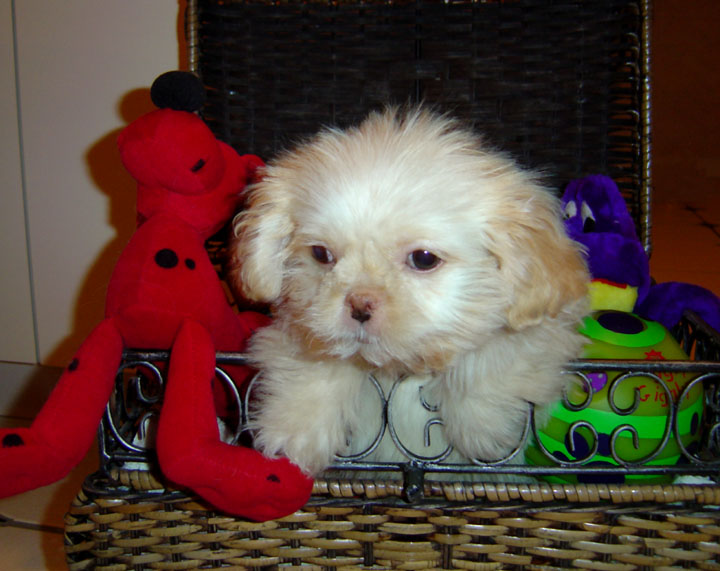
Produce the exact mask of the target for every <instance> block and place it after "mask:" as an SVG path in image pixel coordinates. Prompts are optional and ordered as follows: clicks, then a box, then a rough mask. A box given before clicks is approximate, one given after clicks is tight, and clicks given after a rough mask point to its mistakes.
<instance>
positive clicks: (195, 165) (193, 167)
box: [190, 159, 205, 172]
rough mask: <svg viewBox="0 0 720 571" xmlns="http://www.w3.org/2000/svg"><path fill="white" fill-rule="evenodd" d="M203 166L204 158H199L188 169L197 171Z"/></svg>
mask: <svg viewBox="0 0 720 571" xmlns="http://www.w3.org/2000/svg"><path fill="white" fill-rule="evenodd" d="M204 166H205V159H200V160H199V161H198V162H196V163H195V164H194V165H193V166H191V167H190V170H191V171H192V172H198V171H199V170H200V169H201V168H203V167H204Z"/></svg>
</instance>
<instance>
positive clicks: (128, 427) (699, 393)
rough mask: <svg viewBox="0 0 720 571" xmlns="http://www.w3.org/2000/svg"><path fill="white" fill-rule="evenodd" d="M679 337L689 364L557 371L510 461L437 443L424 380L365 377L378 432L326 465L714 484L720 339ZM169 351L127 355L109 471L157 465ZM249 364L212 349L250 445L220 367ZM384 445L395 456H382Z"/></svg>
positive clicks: (108, 436)
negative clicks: (416, 414)
mask: <svg viewBox="0 0 720 571" xmlns="http://www.w3.org/2000/svg"><path fill="white" fill-rule="evenodd" d="M690 317H691V318H692V316H690ZM675 334H676V335H677V337H678V339H679V340H680V342H681V344H683V346H684V348H685V350H686V351H687V352H688V353H689V354H690V355H691V357H692V358H694V359H696V360H690V361H616V360H597V359H593V360H587V361H574V362H571V363H569V364H568V365H567V367H566V371H565V373H564V374H566V375H569V376H570V377H571V378H572V379H573V380H574V382H573V383H571V384H570V385H571V386H570V388H569V389H568V391H566V394H565V397H564V399H563V401H562V403H558V404H557V405H556V406H555V408H554V409H549V411H547V410H546V411H543V414H542V415H538V414H537V411H535V408H534V407H533V405H532V404H529V405H528V414H527V419H526V422H525V424H524V428H523V431H522V434H519V435H518V443H517V446H516V447H515V448H514V449H513V450H512V451H511V452H510V453H509V454H508V455H507V456H506V457H505V458H500V459H493V460H486V459H460V460H459V459H458V454H456V453H455V452H454V451H453V448H452V446H451V445H450V444H449V443H447V441H445V439H444V434H443V431H442V425H443V421H442V419H441V418H440V416H439V410H438V406H437V405H436V404H435V403H433V402H432V399H431V398H429V397H428V395H426V394H425V392H424V391H423V390H422V387H416V386H412V385H410V389H408V383H407V382H406V379H398V380H397V381H396V382H395V383H394V384H392V385H391V387H390V388H389V389H387V388H386V389H383V386H381V383H379V382H378V380H377V379H376V378H375V377H373V376H369V377H368V380H367V382H368V383H369V384H370V385H369V387H370V390H371V393H370V394H376V395H377V398H376V399H375V400H376V403H377V404H376V406H377V415H378V419H379V420H378V428H377V431H376V432H375V433H374V434H371V435H369V436H367V438H366V440H364V441H363V443H362V444H361V445H357V446H356V447H355V448H353V446H350V447H349V449H348V450H349V451H348V452H345V453H344V455H342V456H338V457H337V458H336V460H335V462H334V463H333V465H332V467H331V471H338V470H339V471H342V472H343V473H344V474H348V473H349V474H352V473H357V472H361V473H363V474H366V473H367V472H382V473H383V475H384V476H385V475H389V476H390V477H398V478H402V477H405V478H406V479H407V474H408V471H410V472H412V474H413V478H415V480H414V481H416V483H417V481H418V478H419V481H420V482H422V479H423V478H434V477H440V478H443V479H447V478H448V477H451V476H448V474H455V475H456V476H453V477H456V478H457V479H473V480H483V479H487V478H489V477H492V478H493V479H497V480H502V479H503V478H504V477H508V476H510V477H513V478H516V477H521V478H543V479H548V480H549V481H570V482H575V481H578V482H583V481H595V482H601V481H608V482H615V481H626V480H625V479H626V478H629V479H631V480H634V481H637V482H642V481H646V480H647V481H653V478H655V479H657V478H665V480H664V481H669V480H668V479H670V480H671V479H672V478H674V477H675V476H680V475H692V476H699V477H706V478H707V477H711V478H715V479H716V478H717V477H718V474H720V362H718V360H716V359H708V358H707V357H708V356H710V357H713V358H714V357H718V351H720V349H718V347H719V346H720V344H719V343H718V339H717V334H716V333H715V332H714V331H712V330H710V329H708V328H706V327H704V326H703V325H700V326H698V325H696V324H695V322H694V321H693V320H692V319H691V320H690V321H689V323H687V322H684V323H682V324H681V326H679V327H678V328H676V330H675ZM167 357H168V355H167V353H162V352H146V353H139V352H132V351H130V352H127V353H126V355H125V358H124V361H123V364H122V366H121V368H120V370H119V371H118V375H117V378H116V389H115V391H114V394H113V396H112V398H111V400H110V402H109V403H108V405H107V410H106V413H105V416H104V419H103V422H102V426H101V438H100V441H101V459H102V462H103V464H104V466H105V467H107V466H109V465H113V466H124V467H128V466H133V467H134V468H139V469H149V468H150V467H151V466H152V465H153V462H154V451H153V436H154V426H155V422H156V419H157V415H158V414H159V412H160V407H161V406H162V393H163V385H164V374H165V368H166V360H167ZM698 359H699V360H698ZM244 363H245V359H244V357H243V355H241V354H230V353H227V354H218V356H217V367H216V382H218V383H221V384H222V386H223V387H225V389H226V393H227V394H228V395H230V400H231V401H232V403H233V405H232V406H233V407H234V409H235V410H236V414H235V415H233V417H232V418H231V419H230V420H229V421H228V419H224V423H223V424H224V426H225V430H223V431H221V432H222V433H223V435H224V440H225V441H226V442H229V443H231V444H238V443H239V442H240V441H241V440H242V443H243V445H245V444H247V442H248V440H247V438H248V437H249V436H250V435H247V434H246V433H245V425H246V423H247V420H248V418H249V415H250V414H251V410H250V405H249V400H250V399H249V398H247V396H246V395H251V394H252V390H253V386H254V384H255V383H257V382H258V377H257V376H256V377H255V378H254V379H253V380H252V381H251V382H250V384H249V386H248V387H247V388H246V390H245V392H244V393H241V391H240V390H239V389H238V387H236V386H235V384H234V382H233V380H232V378H231V376H230V375H229V374H228V373H227V372H226V370H225V368H224V367H225V366H226V365H238V364H244ZM601 377H602V379H603V380H602V382H600V381H599V378H601ZM408 390H410V391H411V392H410V393H408V392H407V391H408ZM401 391H406V392H405V393H404V394H403V395H402V398H403V406H407V403H408V402H409V401H415V402H414V406H416V407H417V408H418V410H419V411H421V412H422V414H424V415H425V416H424V418H425V419H426V420H425V421H424V426H423V427H422V429H421V434H409V433H408V430H407V427H406V426H404V423H403V421H404V415H402V414H399V413H398V411H397V409H396V407H397V400H398V399H399V398H401ZM408 394H410V395H411V396H410V398H409V397H408ZM373 398H374V397H373ZM548 419H549V420H548ZM389 445H391V446H392V447H394V450H395V453H394V456H393V455H392V454H391V456H392V458H391V459H390V460H387V446H389ZM381 448H382V450H381ZM378 458H383V461H379V460H378ZM418 474H420V476H418Z"/></svg>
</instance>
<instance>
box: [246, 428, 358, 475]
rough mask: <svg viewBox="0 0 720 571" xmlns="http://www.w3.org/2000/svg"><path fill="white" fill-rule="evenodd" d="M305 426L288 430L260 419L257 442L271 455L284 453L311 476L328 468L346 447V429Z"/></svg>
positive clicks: (282, 454) (259, 446)
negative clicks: (295, 429)
mask: <svg viewBox="0 0 720 571" xmlns="http://www.w3.org/2000/svg"><path fill="white" fill-rule="evenodd" d="M307 421H308V425H307V426H305V428H304V429H303V430H297V431H286V430H283V429H282V428H281V427H276V426H272V425H271V423H268V422H263V420H262V419H258V423H257V424H259V425H262V426H261V427H260V428H258V430H257V432H256V434H255V446H256V447H257V448H258V449H259V450H260V451H261V452H262V453H263V454H264V455H265V456H267V457H269V458H277V457H280V456H284V457H286V458H288V459H289V460H290V461H291V462H293V463H294V464H296V465H297V466H299V467H300V469H301V470H302V471H303V472H305V473H306V474H308V475H310V476H313V477H314V476H317V475H318V474H320V473H321V472H322V471H323V470H325V469H326V468H327V467H328V466H329V465H330V464H331V463H332V461H333V459H334V458H335V455H336V454H338V453H340V452H341V451H342V449H343V448H344V447H345V436H344V434H345V433H344V431H343V430H341V429H336V430H334V431H333V430H332V429H327V428H325V427H320V426H315V427H313V426H309V424H310V421H311V419H307Z"/></svg>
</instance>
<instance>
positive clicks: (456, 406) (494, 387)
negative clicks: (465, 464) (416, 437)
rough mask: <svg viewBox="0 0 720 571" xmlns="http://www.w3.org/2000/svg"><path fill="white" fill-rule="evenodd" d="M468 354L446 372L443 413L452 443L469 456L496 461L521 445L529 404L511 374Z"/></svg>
mask: <svg viewBox="0 0 720 571" xmlns="http://www.w3.org/2000/svg"><path fill="white" fill-rule="evenodd" d="M489 369H491V368H488V367H483V366H481V365H479V364H478V362H477V360H476V359H473V356H468V357H467V358H466V359H465V360H464V361H463V362H460V363H458V366H457V367H453V368H452V369H450V370H448V371H446V372H445V374H444V375H443V378H442V383H441V385H440V390H441V397H440V400H441V404H440V413H441V416H442V419H443V425H444V431H445V435H446V437H447V439H448V441H449V442H450V443H451V444H452V446H453V447H454V448H455V449H456V450H457V451H458V452H460V453H461V454H462V455H463V456H465V457H467V458H475V459H478V460H483V461H488V462H493V461H497V460H502V459H503V458H506V457H507V456H508V455H509V454H510V453H511V452H512V451H513V450H514V449H515V448H516V447H517V446H518V445H519V444H520V441H521V438H522V435H523V431H524V429H525V424H526V422H527V415H528V413H529V405H528V403H527V401H526V400H525V399H524V398H522V396H521V395H519V394H518V393H517V392H516V391H515V390H514V389H515V388H516V387H515V382H513V381H514V379H512V374H504V375H499V374H497V373H496V372H495V371H492V370H489Z"/></svg>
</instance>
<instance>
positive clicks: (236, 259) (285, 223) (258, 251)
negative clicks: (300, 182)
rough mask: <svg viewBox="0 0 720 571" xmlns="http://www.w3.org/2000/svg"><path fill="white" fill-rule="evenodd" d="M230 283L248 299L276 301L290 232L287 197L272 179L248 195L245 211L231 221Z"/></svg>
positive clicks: (290, 222) (287, 251)
mask: <svg viewBox="0 0 720 571" xmlns="http://www.w3.org/2000/svg"><path fill="white" fill-rule="evenodd" d="M233 230H234V234H235V239H234V241H233V244H232V269H231V272H230V279H231V281H232V285H233V286H234V287H235V289H236V291H241V292H242V293H243V294H244V295H245V296H246V297H247V298H248V299H250V300H253V301H260V302H271V301H274V300H276V299H277V298H278V297H280V294H281V292H282V284H283V272H284V267H285V262H286V260H287V258H288V255H289V250H288V243H289V241H290V236H291V234H292V232H293V224H292V220H291V217H290V197H289V194H288V193H287V192H285V191H284V188H283V186H282V185H281V184H280V183H279V182H278V181H276V180H274V179H272V177H265V178H263V179H262V180H261V181H260V182H258V183H257V184H256V185H255V186H254V187H253V188H252V189H251V190H250V193H249V198H248V202H247V206H246V209H245V210H244V211H243V212H241V213H240V214H238V215H237V216H236V217H235V219H234V220H233Z"/></svg>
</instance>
